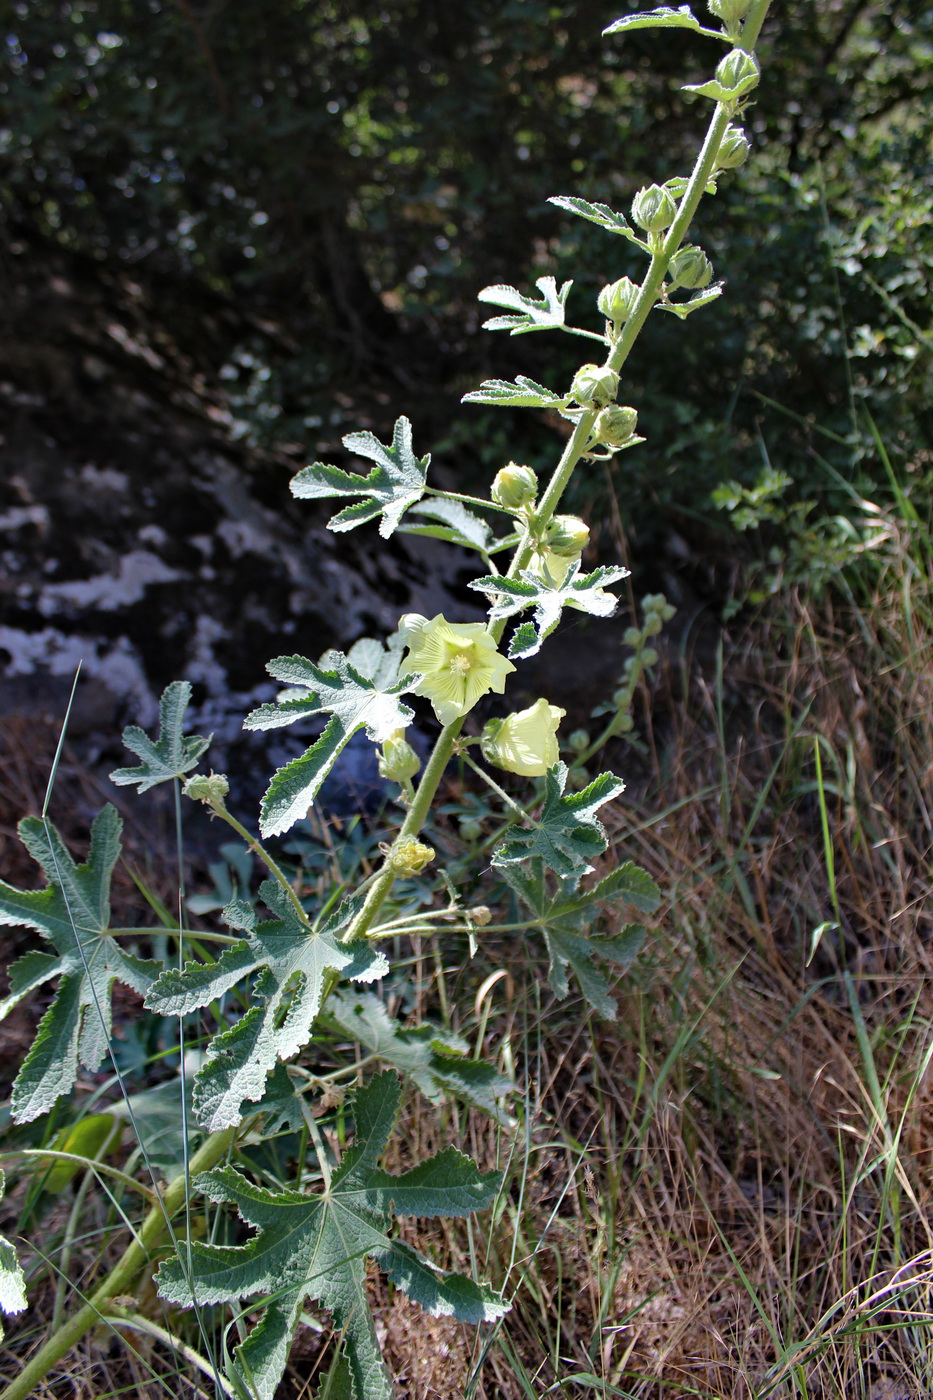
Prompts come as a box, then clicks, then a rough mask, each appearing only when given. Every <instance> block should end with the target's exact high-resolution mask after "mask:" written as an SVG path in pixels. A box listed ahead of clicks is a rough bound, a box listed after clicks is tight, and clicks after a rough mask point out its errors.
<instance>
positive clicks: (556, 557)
mask: <svg viewBox="0 0 933 1400" xmlns="http://www.w3.org/2000/svg"><path fill="white" fill-rule="evenodd" d="M579 558H580V556H579V554H569V555H561V554H555V553H554V551H553V550H552V549H547V548H545V547H544V546H542V547H541V548H540V549H538V550H536V551H535V554H534V558H533V559H532V561H531V572H532V573H533V574H535V575H536V576H537V577H538V578H539V579H540V580H541V582H542V583H546V584H547V585H548V587H549V588H560V586H561V584H562V583H563V581H564V579H565V578H566V577H567V575H568V574H569V573H570V570H571V569H572V568H573V567H574V565H575V564H576V562H577V560H578V559H579Z"/></svg>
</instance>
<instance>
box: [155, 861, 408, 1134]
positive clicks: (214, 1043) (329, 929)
mask: <svg viewBox="0 0 933 1400" xmlns="http://www.w3.org/2000/svg"><path fill="white" fill-rule="evenodd" d="M259 893H260V896H261V898H262V899H263V901H264V902H265V904H266V905H267V906H268V907H269V909H271V910H272V911H273V913H274V914H275V915H276V916H277V917H275V918H273V919H267V920H265V921H263V922H260V923H255V924H254V925H253V926H252V927H251V928H250V931H249V934H248V937H246V938H244V939H242V940H240V942H238V943H234V944H232V945H231V946H230V947H228V948H226V949H225V950H224V952H223V953H222V954H221V956H220V958H219V959H217V961H216V962H209V963H195V962H188V963H186V964H185V966H184V969H183V970H182V971H179V970H178V969H176V968H166V969H165V970H164V971H163V972H162V974H161V976H160V977H159V978H158V980H157V981H156V982H155V983H154V984H153V986H152V987H151V989H150V991H149V994H148V996H147V997H146V1005H147V1006H148V1007H149V1008H150V1009H151V1010H153V1011H158V1012H159V1013H160V1014H161V1015H163V1016H186V1015H187V1014H188V1013H189V1012H191V1011H196V1010H197V1009H198V1008H199V1007H202V1006H208V1005H210V1003H211V1002H212V1001H215V1000H217V999H219V998H220V997H222V996H223V995H224V994H225V993H226V992H229V991H230V990H231V989H232V988H233V987H235V986H236V985H237V984H238V983H240V982H242V981H243V980H244V978H246V977H249V976H252V975H253V974H255V973H259V977H258V978H257V980H256V982H255V985H254V988H253V1002H254V1005H252V1006H251V1007H250V1008H249V1009H248V1010H247V1011H246V1012H245V1014H244V1015H243V1016H241V1017H240V1018H239V1020H238V1021H236V1022H235V1023H234V1024H233V1025H232V1026H229V1027H227V1028H226V1029H225V1030H223V1031H221V1032H220V1033H219V1034H217V1035H215V1036H214V1037H213V1039H212V1040H211V1041H210V1043H209V1044H208V1047H207V1057H206V1060H205V1063H204V1064H203V1065H202V1067H201V1069H199V1070H198V1073H197V1075H196V1076H195V1081H194V1108H195V1112H196V1113H197V1116H198V1119H199V1121H200V1122H201V1123H202V1124H203V1126H204V1127H205V1128H207V1130H208V1131H209V1132H217V1131H219V1130H220V1129H221V1128H226V1127H231V1126H232V1125H233V1124H235V1123H239V1122H240V1120H241V1119H242V1117H243V1116H244V1113H245V1112H246V1111H247V1107H246V1106H247V1105H248V1104H249V1103H256V1102H258V1101H259V1100H260V1099H261V1098H262V1096H263V1092H264V1090H265V1086H266V1079H267V1078H268V1075H269V1074H270V1072H271V1071H272V1070H273V1069H274V1067H275V1065H276V1063H277V1062H278V1061H279V1060H289V1059H292V1058H293V1056H295V1055H297V1053H298V1051H299V1050H300V1049H301V1048H302V1047H303V1046H304V1045H305V1044H307V1042H308V1040H309V1038H310V1036H311V1029H312V1026H313V1024H314V1019H315V1017H316V1016H317V1013H318V1010H319V1008H320V1004H321V992H322V989H323V985H324V978H325V976H326V974H327V972H328V971H329V970H331V969H332V970H333V971H335V972H340V973H341V974H342V975H343V976H345V977H351V978H359V979H361V980H363V981H370V980H372V978H374V977H382V976H383V975H384V974H385V973H386V971H387V970H388V964H387V963H386V960H385V957H384V956H383V954H381V953H379V952H377V951H376V950H375V949H374V948H372V947H371V946H370V945H369V944H368V943H365V942H360V943H342V942H340V941H338V939H337V938H336V937H335V933H336V932H337V930H338V928H339V927H341V926H342V925H341V922H340V920H337V922H335V921H334V920H333V919H331V920H329V921H328V922H327V925H322V926H320V927H318V928H312V927H310V925H309V924H308V923H306V922H305V921H304V920H303V919H302V918H301V917H300V916H299V914H298V911H297V909H296V908H295V905H294V903H293V902H292V900H291V899H290V898H289V897H288V895H287V894H286V893H285V891H284V890H283V889H282V887H281V885H279V884H278V883H277V882H276V881H274V880H265V881H263V883H262V885H261V886H260V889H259ZM358 907H359V906H358V903H357V902H356V901H345V903H344V905H343V906H342V922H343V924H346V923H349V922H350V920H351V919H352V917H353V915H354V912H355V910H356V909H357V908H358Z"/></svg>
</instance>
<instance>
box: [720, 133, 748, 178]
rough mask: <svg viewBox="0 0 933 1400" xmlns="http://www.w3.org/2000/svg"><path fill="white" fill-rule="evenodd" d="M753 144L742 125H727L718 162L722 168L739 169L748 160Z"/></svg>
mask: <svg viewBox="0 0 933 1400" xmlns="http://www.w3.org/2000/svg"><path fill="white" fill-rule="evenodd" d="M751 149H752V146H751V142H750V141H749V139H748V137H747V136H746V135H745V132H744V131H743V130H742V128H741V127H740V126H728V127H726V134H725V136H724V137H723V138H722V145H721V146H720V147H719V155H718V156H717V158H716V163H717V165H718V166H719V168H720V170H737V169H738V168H739V166H740V165H744V164H745V162H746V161H747V160H748V155H749V152H750V151H751Z"/></svg>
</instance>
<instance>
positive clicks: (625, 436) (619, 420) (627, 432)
mask: <svg viewBox="0 0 933 1400" xmlns="http://www.w3.org/2000/svg"><path fill="white" fill-rule="evenodd" d="M637 426H638V412H637V410H636V409H634V408H628V407H626V406H623V405H621V404H619V405H616V406H614V407H613V408H604V409H603V411H602V412H601V413H600V415H599V417H598V418H597V419H596V422H595V423H594V424H593V435H592V438H591V441H592V442H593V443H594V444H595V443H602V445H603V446H604V447H607V448H609V450H610V451H611V452H615V451H616V450H617V449H618V448H620V447H626V446H628V444H629V443H631V441H632V439H633V438H634V436H635V429H636V427H637ZM639 441H641V439H639Z"/></svg>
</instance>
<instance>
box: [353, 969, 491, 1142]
mask: <svg viewBox="0 0 933 1400" xmlns="http://www.w3.org/2000/svg"><path fill="white" fill-rule="evenodd" d="M326 1019H327V1020H329V1021H334V1022H336V1024H337V1025H338V1026H339V1027H340V1029H341V1030H343V1031H344V1032H345V1033H346V1034H347V1035H348V1036H350V1037H352V1039H353V1040H354V1041H356V1042H357V1043H358V1044H360V1045H363V1046H365V1048H366V1049H367V1050H368V1051H369V1052H370V1053H371V1054H373V1055H377V1056H378V1057H379V1059H381V1060H384V1061H385V1063H386V1064H389V1065H391V1066H392V1068H393V1069H397V1070H398V1071H399V1072H400V1073H401V1074H406V1075H408V1076H409V1078H411V1079H412V1080H413V1081H414V1082H415V1084H417V1086H418V1088H419V1089H420V1090H421V1092H422V1093H423V1094H424V1095H425V1097H426V1098H428V1099H430V1101H431V1103H434V1104H439V1103H442V1102H443V1100H444V1096H445V1095H446V1094H450V1095H451V1096H452V1097H454V1098H458V1099H461V1100H462V1101H463V1102H464V1103H468V1104H471V1105H473V1107H475V1108H479V1109H481V1110H482V1112H483V1113H488V1114H489V1115H490V1117H492V1118H495V1119H497V1120H498V1121H500V1122H504V1121H506V1119H505V1115H504V1114H503V1113H502V1111H501V1109H500V1108H499V1106H498V1104H497V1103H496V1100H497V1099H498V1098H501V1097H502V1096H503V1095H504V1094H508V1093H510V1092H511V1090H512V1089H513V1087H514V1086H513V1084H512V1083H511V1081H510V1080H508V1079H505V1078H503V1076H502V1075H501V1074H497V1073H496V1071H495V1070H494V1069H493V1068H492V1066H491V1065H487V1064H484V1063H483V1062H482V1061H481V1060H474V1059H472V1057H470V1056H469V1054H468V1051H469V1046H468V1045H467V1043H466V1041H464V1040H461V1039H460V1037H459V1036H456V1035H453V1034H451V1033H449V1032H446V1031H442V1030H440V1029H439V1028H438V1027H437V1026H435V1025H432V1024H431V1022H430V1021H426V1022H424V1023H423V1024H421V1025H419V1026H411V1027H405V1026H402V1025H401V1024H400V1022H398V1021H396V1020H393V1018H392V1017H391V1016H390V1015H389V1013H388V1012H387V1011H386V1009H385V1007H384V1006H383V1004H382V1002H381V1001H380V1000H379V998H378V997H377V996H374V995H373V994H372V992H354V991H353V990H352V989H350V988H347V989H345V990H340V991H337V992H332V993H331V995H330V997H329V998H328V1002H327V1009H326Z"/></svg>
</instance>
